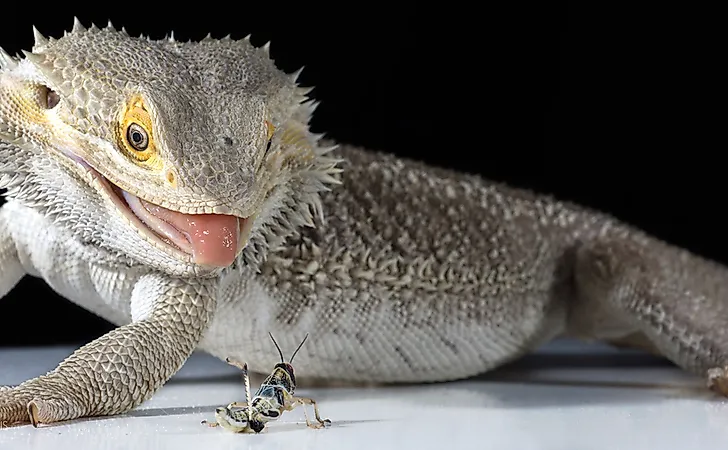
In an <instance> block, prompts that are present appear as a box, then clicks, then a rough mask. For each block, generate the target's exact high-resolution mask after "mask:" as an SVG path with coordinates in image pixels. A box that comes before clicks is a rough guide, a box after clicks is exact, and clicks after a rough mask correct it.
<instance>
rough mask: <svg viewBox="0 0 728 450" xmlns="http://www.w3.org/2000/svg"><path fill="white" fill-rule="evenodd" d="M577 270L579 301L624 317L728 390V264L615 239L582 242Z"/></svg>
mask: <svg viewBox="0 0 728 450" xmlns="http://www.w3.org/2000/svg"><path fill="white" fill-rule="evenodd" d="M574 276H575V289H576V292H575V293H576V297H575V300H574V302H575V305H574V306H575V308H577V309H578V308H580V307H582V308H583V305H589V309H593V310H594V311H595V314H599V315H605V314H609V315H613V316H614V317H617V318H619V320H621V321H622V322H623V323H624V324H626V329H629V328H631V329H633V330H636V331H637V332H639V333H641V334H643V335H644V336H645V337H646V338H647V339H648V340H649V342H651V344H652V345H654V347H655V348H656V349H657V350H658V351H659V353H660V354H662V355H663V356H665V357H666V358H668V359H669V360H671V361H672V362H673V363H675V364H677V365H678V366H680V367H682V368H683V369H685V370H687V371H690V372H692V373H695V374H698V375H699V376H702V377H705V379H706V381H707V383H708V386H709V387H711V388H713V389H714V390H717V391H718V392H720V393H721V394H723V395H726V396H728V377H727V376H726V374H727V373H728V372H727V370H728V369H726V366H728V269H726V268H723V267H720V266H718V265H717V264H715V263H712V262H711V261H708V260H704V259H701V258H699V257H697V256H695V255H691V254H689V253H688V252H685V251H683V250H679V249H677V248H674V247H671V246H669V245H666V244H663V243H661V242H658V241H638V240H636V239H634V240H624V239H611V240H600V241H594V242H589V243H586V244H583V245H582V246H581V247H580V248H579V249H578V250H577V256H576V265H575V268H574ZM570 326H572V325H571V324H570ZM573 326H574V327H578V326H579V325H578V324H573Z"/></svg>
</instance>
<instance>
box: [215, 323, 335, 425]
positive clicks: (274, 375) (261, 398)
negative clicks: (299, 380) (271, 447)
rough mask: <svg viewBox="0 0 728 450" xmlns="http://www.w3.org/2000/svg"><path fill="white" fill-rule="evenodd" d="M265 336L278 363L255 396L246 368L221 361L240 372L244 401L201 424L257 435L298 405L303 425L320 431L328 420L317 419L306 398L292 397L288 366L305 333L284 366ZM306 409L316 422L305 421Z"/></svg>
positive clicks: (292, 380) (311, 402)
mask: <svg viewBox="0 0 728 450" xmlns="http://www.w3.org/2000/svg"><path fill="white" fill-rule="evenodd" d="M268 335H269V336H270V338H271V340H272V341H273V344H274V345H275V346H276V349H277V350H278V354H279V355H280V357H281V362H280V363H278V364H276V365H275V367H274V368H273V371H272V372H271V374H270V375H268V377H267V378H266V379H265V380H264V381H263V383H261V385H260V387H259V388H258V391H257V392H256V393H255V396H254V397H251V395H250V377H249V376H248V364H247V363H241V362H238V361H236V360H233V359H231V358H226V359H225V361H226V362H227V363H228V364H230V365H232V366H235V367H237V368H238V369H240V370H241V371H242V374H243V381H244V383H245V400H246V401H245V402H232V403H230V404H228V405H227V406H224V407H220V408H217V409H216V410H215V421H214V422H209V421H207V420H203V421H202V423H203V424H206V425H208V426H210V427H218V426H221V427H223V428H225V429H227V430H230V431H232V432H235V433H255V434H257V433H260V432H261V431H263V430H264V429H265V427H266V425H267V424H268V423H269V422H272V421H274V420H277V419H278V418H279V417H280V416H281V415H282V414H283V413H284V412H285V411H292V410H293V409H294V408H295V407H296V406H298V405H302V406H303V407H304V409H303V414H304V417H305V418H306V425H307V426H308V427H309V428H317V429H318V428H324V427H326V426H328V425H330V424H331V420H329V419H321V416H320V415H319V410H318V404H317V403H316V401H315V400H313V399H312V398H306V397H295V396H294V395H293V394H294V392H295V390H296V375H295V374H294V371H293V365H292V364H293V358H295V356H296V354H297V353H298V351H299V350H300V349H301V347H303V344H304V343H305V342H306V339H308V333H307V334H306V336H305V337H304V338H303V340H302V341H301V343H300V344H299V346H298V348H296V350H295V351H294V352H293V355H291V357H290V359H289V360H288V362H285V360H284V358H283V352H282V351H281V348H280V347H279V346H278V343H277V342H276V340H275V339H274V338H273V334H271V333H268ZM307 405H310V406H313V410H314V416H315V417H316V422H312V421H310V420H309V418H308V413H307V412H306V408H305V407H306V406H307Z"/></svg>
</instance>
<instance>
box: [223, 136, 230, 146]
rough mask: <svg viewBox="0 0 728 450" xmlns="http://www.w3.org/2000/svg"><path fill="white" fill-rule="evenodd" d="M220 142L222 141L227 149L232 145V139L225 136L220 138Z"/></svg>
mask: <svg viewBox="0 0 728 450" xmlns="http://www.w3.org/2000/svg"><path fill="white" fill-rule="evenodd" d="M222 140H223V142H225V145H227V146H228V147H230V146H231V145H233V138H231V137H230V136H225V137H223V138H222Z"/></svg>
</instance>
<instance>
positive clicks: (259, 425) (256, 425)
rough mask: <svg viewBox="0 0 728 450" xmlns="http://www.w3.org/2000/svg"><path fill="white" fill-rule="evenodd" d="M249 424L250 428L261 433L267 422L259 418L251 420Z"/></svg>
mask: <svg viewBox="0 0 728 450" xmlns="http://www.w3.org/2000/svg"><path fill="white" fill-rule="evenodd" d="M248 426H250V429H251V430H253V431H255V432H256V433H260V432H261V431H263V428H265V424H264V423H263V422H261V421H259V420H251V421H250V422H249V423H248Z"/></svg>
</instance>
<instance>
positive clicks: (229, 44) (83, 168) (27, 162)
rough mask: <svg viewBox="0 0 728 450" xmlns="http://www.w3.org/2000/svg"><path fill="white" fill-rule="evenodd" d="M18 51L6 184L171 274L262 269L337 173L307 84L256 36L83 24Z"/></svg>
mask: <svg viewBox="0 0 728 450" xmlns="http://www.w3.org/2000/svg"><path fill="white" fill-rule="evenodd" d="M24 54H25V57H24V58H21V59H15V58H13V57H11V56H9V55H8V54H6V53H5V52H1V51H0V175H1V177H2V178H0V187H6V188H8V192H7V195H8V196H9V197H11V198H15V199H17V200H19V201H21V202H22V203H24V204H26V205H29V206H31V207H33V208H36V209H37V210H39V211H40V212H42V213H44V214H46V215H48V216H51V217H53V218H54V219H55V220H56V221H62V222H65V223H66V224H68V228H69V229H70V230H72V231H73V233H74V236H75V237H76V238H78V239H80V240H81V241H82V242H84V243H85V244H91V245H96V246H98V247H101V248H104V249H106V250H108V251H110V252H113V253H115V254H117V255H118V256H123V257H128V258H129V259H130V261H132V262H133V261H137V262H142V263H145V264H147V265H151V266H153V267H156V268H158V269H162V270H166V271H169V272H172V273H177V274H183V273H195V274H202V273H214V272H216V271H219V270H221V269H222V268H225V267H229V266H231V265H233V263H235V262H236V261H240V262H242V263H246V264H250V265H256V264H257V263H259V262H260V261H261V260H262V259H263V258H264V257H265V254H266V252H267V250H268V248H270V247H271V246H274V245H276V242H277V240H278V241H280V240H282V239H285V237H286V236H287V235H289V234H290V233H291V232H293V231H295V229H296V228H298V227H300V226H303V225H306V224H308V225H312V223H313V217H314V216H317V215H321V208H320V200H319V193H320V192H321V191H323V190H326V189H328V185H330V184H332V183H336V182H337V181H336V177H335V176H334V175H335V174H336V173H338V171H339V169H338V168H337V167H336V164H337V162H338V160H336V159H333V158H331V157H330V156H329V155H328V152H329V151H330V150H331V148H323V147H320V146H319V145H318V142H319V141H318V140H319V138H320V136H318V135H314V134H312V133H311V132H310V131H309V129H308V120H309V117H310V114H311V112H312V111H313V109H314V107H315V104H314V103H313V102H312V101H310V100H309V99H308V98H307V96H306V94H307V92H308V89H304V88H301V87H299V86H297V84H296V80H295V79H296V77H297V74H296V75H289V74H286V73H284V72H283V71H281V70H279V69H278V68H277V67H276V66H275V64H274V62H273V61H272V60H271V59H270V57H269V56H268V52H267V49H266V48H256V47H254V46H252V45H251V44H250V42H249V40H248V39H247V38H246V39H243V40H240V41H234V40H231V39H229V38H226V39H222V40H216V39H210V38H206V39H204V40H202V41H200V42H184V43H182V42H176V41H174V40H173V39H164V40H158V41H154V40H149V39H147V38H143V37H130V36H128V35H127V34H126V33H125V32H123V31H122V32H119V31H116V30H114V29H113V28H112V27H111V26H109V27H107V28H104V29H98V28H96V27H91V28H90V29H85V28H83V26H81V25H80V24H79V23H78V22H77V21H76V23H75V25H74V29H73V31H71V32H70V33H66V34H65V35H64V36H63V37H61V38H59V39H47V38H45V37H43V36H42V35H40V33H38V32H37V31H36V42H35V45H34V46H33V49H32V52H24Z"/></svg>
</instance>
